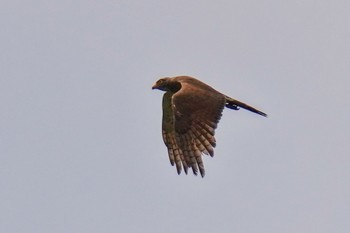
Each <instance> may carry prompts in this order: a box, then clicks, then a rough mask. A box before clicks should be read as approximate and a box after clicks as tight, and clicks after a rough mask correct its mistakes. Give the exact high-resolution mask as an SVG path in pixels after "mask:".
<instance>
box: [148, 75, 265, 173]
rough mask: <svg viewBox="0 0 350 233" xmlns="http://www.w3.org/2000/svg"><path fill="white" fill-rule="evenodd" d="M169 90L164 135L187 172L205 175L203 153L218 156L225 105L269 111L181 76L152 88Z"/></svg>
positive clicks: (172, 159)
mask: <svg viewBox="0 0 350 233" xmlns="http://www.w3.org/2000/svg"><path fill="white" fill-rule="evenodd" d="M152 89H159V90H162V91H165V92H166V93H165V94H164V96H163V123H162V134H163V140H164V143H165V145H166V146H167V148H168V154H169V159H170V163H171V164H172V165H176V169H177V172H178V174H180V173H181V170H182V168H183V169H184V171H185V173H186V174H187V171H188V168H192V170H193V173H194V174H195V175H197V173H198V170H199V172H200V174H201V176H202V177H203V176H204V174H205V170H204V165H203V161H202V153H204V154H208V155H210V156H214V149H213V148H214V147H215V146H216V141H215V137H214V134H215V129H216V127H217V124H218V122H219V120H220V118H221V115H222V111H223V109H224V107H227V108H230V109H234V110H238V109H239V108H240V107H241V108H244V109H247V110H249V111H252V112H254V113H257V114H260V115H262V116H267V115H266V114H265V113H263V112H261V111H259V110H257V109H255V108H253V107H251V106H249V105H247V104H245V103H242V102H240V101H238V100H235V99H233V98H230V97H228V96H226V95H224V94H222V93H220V92H218V91H216V90H215V89H214V88H212V87H210V86H208V85H207V84H205V83H203V82H201V81H199V80H197V79H195V78H192V77H189V76H177V77H173V78H162V79H159V80H158V81H157V82H156V83H155V84H154V85H153V87H152Z"/></svg>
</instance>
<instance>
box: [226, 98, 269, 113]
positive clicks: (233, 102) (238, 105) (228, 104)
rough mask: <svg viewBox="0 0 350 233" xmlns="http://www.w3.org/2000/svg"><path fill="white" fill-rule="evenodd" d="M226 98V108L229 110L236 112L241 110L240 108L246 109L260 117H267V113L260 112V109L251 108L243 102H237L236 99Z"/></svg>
mask: <svg viewBox="0 0 350 233" xmlns="http://www.w3.org/2000/svg"><path fill="white" fill-rule="evenodd" d="M225 97H226V104H225V106H226V107H227V108H230V109H234V110H239V108H244V109H246V110H248V111H251V112H254V113H256V114H259V115H261V116H264V117H267V114H266V113H264V112H262V111H259V110H258V109H256V108H253V107H252V106H249V105H248V104H245V103H243V102H241V101H238V100H235V99H233V98H231V97H228V96H225Z"/></svg>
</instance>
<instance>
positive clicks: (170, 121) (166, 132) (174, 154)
mask: <svg viewBox="0 0 350 233" xmlns="http://www.w3.org/2000/svg"><path fill="white" fill-rule="evenodd" d="M172 95H173V94H172V93H170V92H166V93H165V94H164V95H163V121H162V135H163V140H164V143H165V145H166V147H167V148H168V155H169V160H170V163H171V165H172V166H174V165H176V170H177V173H178V174H180V173H181V170H182V167H183V168H184V171H185V173H186V174H187V170H188V166H187V163H186V160H185V158H184V156H183V153H182V150H181V148H179V147H178V144H177V142H176V132H175V129H174V113H173V107H172V103H171V98H172Z"/></svg>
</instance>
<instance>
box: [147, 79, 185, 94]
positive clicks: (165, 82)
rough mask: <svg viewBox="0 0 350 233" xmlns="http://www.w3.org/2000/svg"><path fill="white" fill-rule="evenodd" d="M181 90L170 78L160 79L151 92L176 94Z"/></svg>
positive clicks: (177, 83)
mask: <svg viewBox="0 0 350 233" xmlns="http://www.w3.org/2000/svg"><path fill="white" fill-rule="evenodd" d="M180 88H181V84H180V83H179V82H177V81H174V80H172V78H161V79H159V80H158V81H157V82H156V83H155V84H154V85H153V86H152V90H154V89H158V90H161V91H170V92H174V93H175V92H177V91H178V90H179V89H180Z"/></svg>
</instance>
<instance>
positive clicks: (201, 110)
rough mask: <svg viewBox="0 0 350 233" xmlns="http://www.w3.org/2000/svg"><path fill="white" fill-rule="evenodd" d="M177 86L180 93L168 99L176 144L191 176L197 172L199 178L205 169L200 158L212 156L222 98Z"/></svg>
mask: <svg viewBox="0 0 350 233" xmlns="http://www.w3.org/2000/svg"><path fill="white" fill-rule="evenodd" d="M181 85H182V87H181V89H180V91H178V92H176V93H175V94H173V95H172V97H171V100H172V101H171V104H172V105H171V106H172V109H173V110H172V112H173V114H174V118H173V121H174V122H173V123H174V124H173V125H174V131H175V134H176V139H177V141H176V143H177V145H178V147H179V148H180V149H181V150H182V152H183V156H184V157H185V158H184V161H186V163H187V166H188V167H191V168H192V171H193V173H194V174H197V173H198V170H199V172H200V174H201V176H202V177H203V176H204V174H205V170H204V164H203V161H202V156H201V155H202V153H204V154H209V155H211V156H213V155H214V149H213V148H214V147H215V146H216V140H215V137H214V135H215V129H216V127H217V123H218V122H219V120H220V118H221V114H222V110H223V108H224V106H225V96H224V95H222V94H221V93H219V92H216V91H215V90H214V91H212V90H211V91H208V90H202V89H201V88H200V87H198V86H195V85H190V84H188V83H181Z"/></svg>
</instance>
